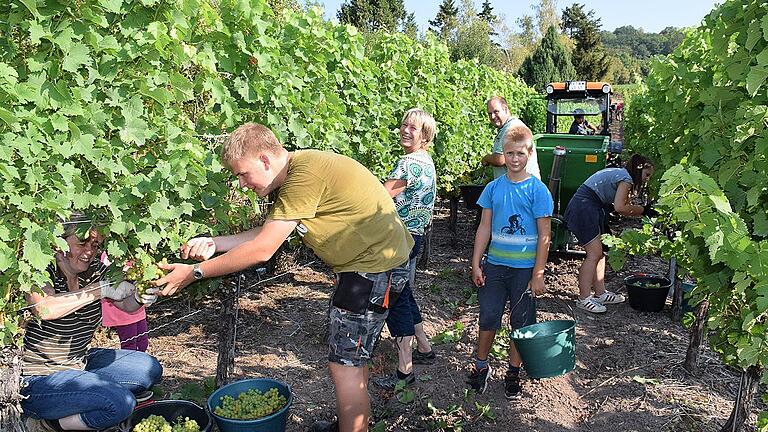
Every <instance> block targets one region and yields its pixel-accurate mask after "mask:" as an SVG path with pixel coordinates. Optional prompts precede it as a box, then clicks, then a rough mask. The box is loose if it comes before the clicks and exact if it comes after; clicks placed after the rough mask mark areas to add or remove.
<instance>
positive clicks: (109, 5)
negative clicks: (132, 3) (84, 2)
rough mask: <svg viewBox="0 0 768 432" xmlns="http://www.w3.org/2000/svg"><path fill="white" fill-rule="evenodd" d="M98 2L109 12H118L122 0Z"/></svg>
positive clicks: (101, 0)
mask: <svg viewBox="0 0 768 432" xmlns="http://www.w3.org/2000/svg"><path fill="white" fill-rule="evenodd" d="M99 4H100V5H101V6H102V7H103V8H104V9H106V10H107V11H109V12H112V13H120V8H121V7H122V6H123V0H99Z"/></svg>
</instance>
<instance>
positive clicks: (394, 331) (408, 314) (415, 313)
mask: <svg viewBox="0 0 768 432" xmlns="http://www.w3.org/2000/svg"><path fill="white" fill-rule="evenodd" d="M421 238H422V236H420V235H414V236H413V240H414V245H413V249H411V254H410V256H409V257H408V266H409V270H410V275H409V277H408V283H407V284H406V285H405V288H404V289H403V292H402V293H400V297H398V298H397V300H396V301H395V303H394V304H393V305H392V307H391V308H390V309H389V315H388V316H387V328H388V329H389V334H391V335H392V336H393V337H405V336H413V335H414V334H415V333H416V331H415V329H414V326H415V325H416V324H419V323H421V322H422V318H421V311H420V310H419V305H417V304H416V299H414V298H413V278H412V277H411V276H412V275H413V274H414V272H413V269H414V268H415V267H416V259H417V258H418V255H419V249H420V248H421Z"/></svg>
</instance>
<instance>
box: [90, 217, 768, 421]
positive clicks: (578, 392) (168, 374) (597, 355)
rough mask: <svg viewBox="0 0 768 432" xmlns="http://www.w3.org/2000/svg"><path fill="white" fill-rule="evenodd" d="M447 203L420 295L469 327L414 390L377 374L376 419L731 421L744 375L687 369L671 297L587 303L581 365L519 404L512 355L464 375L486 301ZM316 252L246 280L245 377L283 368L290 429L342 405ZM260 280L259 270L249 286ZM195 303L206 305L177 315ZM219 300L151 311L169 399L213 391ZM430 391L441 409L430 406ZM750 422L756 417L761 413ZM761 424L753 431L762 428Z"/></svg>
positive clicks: (383, 353)
mask: <svg viewBox="0 0 768 432" xmlns="http://www.w3.org/2000/svg"><path fill="white" fill-rule="evenodd" d="M440 204H442V205H441V206H439V207H438V208H437V209H436V218H435V235H434V249H433V251H432V255H431V262H430V264H429V267H428V268H427V269H420V270H419V272H418V274H417V289H416V290H415V293H416V298H417V301H418V302H419V304H420V306H421V308H422V312H423V314H424V316H425V328H426V330H427V333H428V334H429V335H431V336H433V335H436V334H438V333H440V332H442V331H444V330H446V329H450V328H452V327H453V326H454V324H455V323H456V322H461V323H463V325H464V326H465V329H464V331H463V333H462V335H461V337H460V338H459V339H458V341H457V342H456V343H447V344H442V345H435V347H434V349H435V352H436V353H437V357H438V359H437V362H436V363H435V364H434V365H430V366H416V373H417V374H418V376H419V377H420V379H419V380H418V381H417V382H416V384H415V385H413V386H412V387H411V390H412V391H413V396H414V400H413V401H412V402H410V403H401V402H400V399H402V398H403V397H404V395H403V394H402V393H398V394H395V393H393V392H389V391H382V390H379V389H377V388H376V387H374V386H371V388H370V393H371V398H372V408H373V413H374V417H375V421H376V422H383V424H385V425H386V430H388V431H423V430H434V429H430V426H429V423H430V422H432V423H433V424H434V423H435V422H438V421H439V420H441V419H442V420H444V421H445V422H446V423H447V424H448V427H445V428H444V430H459V429H458V428H457V427H458V426H462V427H463V430H465V431H486V430H499V431H501V430H530V431H551V432H560V431H606V432H616V431H717V430H719V425H722V424H723V423H724V422H725V420H726V419H727V417H728V415H729V413H730V409H731V406H732V403H733V400H734V399H735V397H736V390H737V388H738V375H737V374H736V373H735V372H734V371H732V370H729V369H728V368H726V367H724V366H723V365H722V364H721V363H720V362H719V360H718V359H717V356H716V355H715V354H714V353H712V352H710V351H707V352H705V353H704V355H703V364H702V365H701V369H700V373H699V374H698V376H690V375H688V374H687V373H686V372H685V371H684V370H683V369H682V367H681V364H682V361H683V360H684V358H685V350H686V347H687V343H688V335H687V332H686V330H685V329H684V328H683V327H682V326H681V325H679V324H677V323H674V322H672V321H671V319H670V317H669V306H670V304H669V302H668V304H667V306H666V307H665V310H664V311H663V312H660V313H642V312H637V311H635V310H633V309H632V308H630V307H629V305H628V304H626V303H625V304H620V305H615V306H611V307H609V309H608V312H607V313H605V314H603V315H592V314H589V313H587V312H583V311H580V310H575V311H574V313H575V317H576V319H577V322H578V324H577V327H576V340H577V343H576V368H575V370H574V371H573V372H571V373H569V374H567V375H565V376H561V377H557V378H549V379H542V380H530V379H526V380H524V386H523V391H524V398H523V399H522V400H520V401H516V402H509V401H507V400H506V399H505V398H504V394H503V384H502V383H503V373H504V370H505V363H504V360H501V359H494V360H492V363H491V365H492V368H493V369H494V370H493V375H492V380H491V382H490V384H489V387H488V390H487V391H486V392H485V394H483V395H474V394H472V393H467V392H465V384H464V379H465V375H466V373H467V367H468V365H469V360H470V358H471V356H472V353H473V349H474V346H475V343H476V340H477V312H478V309H477V306H476V304H474V302H473V301H472V300H471V293H472V290H473V288H472V285H471V283H470V278H469V274H470V273H469V265H470V264H469V257H470V254H471V249H472V238H473V234H474V231H473V230H474V226H473V221H474V212H473V211H468V210H464V209H463V208H462V209H460V212H459V223H458V230H457V233H456V235H455V240H456V241H455V245H452V244H453V243H454V242H453V241H452V240H453V236H452V235H451V233H450V232H449V231H448V228H447V218H448V209H447V203H446V202H441V203H440ZM309 260H311V258H310V257H296V259H295V261H296V264H295V265H291V267H295V268H296V269H295V270H294V271H292V272H291V273H290V274H288V275H286V276H284V277H282V278H278V279H276V280H273V281H268V282H266V283H264V284H261V285H258V286H255V287H253V288H251V289H244V290H243V293H242V296H241V300H240V311H239V317H238V327H237V332H238V333H237V358H236V371H235V378H246V377H272V378H277V379H280V380H283V381H285V382H287V383H289V384H290V385H291V387H292V388H293V391H294V396H295V398H294V404H293V407H292V408H291V411H290V412H291V415H290V418H289V424H288V431H303V430H306V429H307V428H308V427H309V426H310V425H311V424H312V422H313V421H314V420H316V419H330V418H332V417H333V415H334V411H335V405H334V396H333V387H332V384H331V382H330V378H329V377H328V373H327V369H326V361H325V358H326V354H327V349H326V345H325V343H324V341H323V337H324V335H325V327H326V322H327V320H326V311H327V305H328V299H329V294H330V291H331V288H332V280H331V272H330V270H329V269H328V268H327V267H324V266H323V265H321V264H318V263H315V264H312V265H311V266H308V267H306V266H303V264H305V263H306V262H308V261H309ZM579 265H580V260H579V259H578V258H573V259H569V258H555V259H553V260H552V261H551V262H550V263H548V265H547V272H546V276H545V277H546V284H547V287H548V292H547V294H546V295H544V296H543V297H542V298H540V299H539V304H538V310H539V313H538V320H539V321H545V320H551V319H570V318H569V317H570V316H571V315H570V311H569V310H568V307H567V306H566V305H573V304H574V302H575V299H576V298H577V296H576V283H577V282H576V274H577V271H578V267H579ZM667 269H668V265H667V263H665V262H663V261H662V260H660V259H656V258H653V257H636V258H632V259H631V260H630V262H629V263H628V264H627V265H626V266H625V269H624V270H622V271H620V272H613V271H608V274H607V276H606V280H607V284H608V287H609V289H610V290H613V291H616V292H623V293H625V294H626V290H625V287H624V285H623V278H624V277H625V276H626V275H628V274H631V273H635V272H645V273H666V271H667ZM256 282H257V280H256V279H254V278H251V279H250V280H249V285H253V284H255V283H256ZM195 311H200V312H199V313H195V314H194V315H191V316H189V317H188V318H185V319H183V320H180V321H178V322H173V321H174V320H176V319H178V318H179V317H182V316H185V315H187V314H190V313H193V312H195ZM218 312H219V308H218V305H217V303H216V302H215V301H213V300H209V301H207V302H203V303H195V304H190V303H188V302H186V301H185V300H182V299H169V300H166V301H164V302H163V303H161V304H159V305H156V306H153V307H152V308H151V310H150V311H149V315H150V328H155V329H156V331H153V332H152V334H151V339H150V349H149V352H150V353H151V354H153V355H155V356H156V357H157V358H158V359H160V361H161V362H162V364H163V366H164V368H165V373H164V377H165V378H164V382H163V384H162V386H161V387H162V390H163V392H164V393H165V395H164V396H165V398H181V399H198V400H204V398H205V396H206V391H210V388H209V389H207V390H206V389H205V384H204V383H205V381H206V377H212V376H213V375H215V371H216V350H217V346H216V334H217V332H218V330H219V328H218V325H217V322H218ZM169 323H170V324H169ZM166 324H168V325H166ZM161 326H163V327H161ZM96 345H101V346H115V345H117V340H116V336H115V335H114V334H112V333H110V332H107V331H105V332H102V333H100V335H99V338H98V340H97V341H96ZM396 363H397V356H396V352H395V350H394V344H392V342H391V338H389V337H388V333H387V332H386V330H385V332H384V334H383V335H382V343H381V344H380V346H379V348H378V349H377V352H376V355H375V358H374V360H373V362H372V365H373V366H372V374H373V375H374V376H377V375H381V374H385V373H391V372H393V371H394V369H395V367H396ZM207 381H209V382H210V378H209V379H208V380H207ZM430 403H431V404H432V405H433V406H434V407H435V408H437V410H438V411H436V412H432V411H430V410H429V409H428V404H430ZM757 408H758V409H759V408H761V406H760V405H758V406H757ZM762 408H763V409H765V407H764V406H762ZM484 409H485V410H486V411H487V413H486V414H485V415H483V411H484ZM491 417H493V419H492V418H491ZM750 423H751V425H754V424H755V414H754V413H753V415H752V417H751V421H750ZM451 426H454V428H453V429H451ZM750 428H751V429H749V430H754V426H750Z"/></svg>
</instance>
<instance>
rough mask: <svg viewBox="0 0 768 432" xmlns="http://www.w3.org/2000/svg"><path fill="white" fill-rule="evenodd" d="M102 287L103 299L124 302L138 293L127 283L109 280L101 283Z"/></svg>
mask: <svg viewBox="0 0 768 432" xmlns="http://www.w3.org/2000/svg"><path fill="white" fill-rule="evenodd" d="M99 286H100V287H101V297H102V298H108V299H112V300H118V301H119V300H124V299H126V298H128V297H130V296H131V294H133V293H134V292H135V291H136V287H135V286H134V285H133V284H132V283H130V282H127V281H122V282H120V283H114V282H110V281H107V280H101V281H99Z"/></svg>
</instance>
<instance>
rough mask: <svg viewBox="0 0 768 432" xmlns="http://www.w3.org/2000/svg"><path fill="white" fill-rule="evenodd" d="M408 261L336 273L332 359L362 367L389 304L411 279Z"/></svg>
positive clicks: (330, 342)
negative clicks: (375, 270) (367, 270)
mask: <svg viewBox="0 0 768 432" xmlns="http://www.w3.org/2000/svg"><path fill="white" fill-rule="evenodd" d="M408 274H409V271H408V263H407V262H405V263H403V264H402V265H400V266H398V267H396V268H394V269H392V270H390V271H388V272H382V273H362V272H349V273H339V274H337V275H336V287H335V288H336V289H335V290H334V293H333V295H332V296H331V304H330V308H329V309H330V310H329V312H328V314H329V317H330V323H329V326H330V328H329V337H328V361H329V362H331V363H338V364H340V365H342V366H352V367H362V366H364V365H365V364H366V363H367V362H368V360H369V359H370V358H371V354H372V353H373V347H374V345H376V341H377V340H378V339H379V336H380V335H381V329H382V327H383V326H384V321H385V320H386V319H387V315H388V314H389V306H390V305H392V304H394V303H395V301H396V299H397V296H398V295H399V294H400V292H402V290H403V288H404V287H405V284H406V283H407V282H408Z"/></svg>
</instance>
